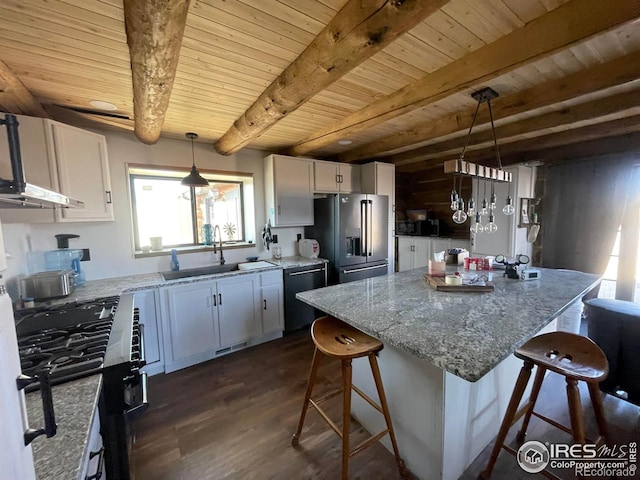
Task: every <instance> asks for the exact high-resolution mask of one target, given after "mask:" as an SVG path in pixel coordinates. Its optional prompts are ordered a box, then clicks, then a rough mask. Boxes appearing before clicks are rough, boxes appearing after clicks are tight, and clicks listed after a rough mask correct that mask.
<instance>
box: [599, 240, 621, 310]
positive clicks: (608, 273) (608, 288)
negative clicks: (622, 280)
mask: <svg viewBox="0 0 640 480" xmlns="http://www.w3.org/2000/svg"><path fill="white" fill-rule="evenodd" d="M619 258H620V227H618V230H617V232H616V241H615V243H614V244H613V250H612V251H611V256H610V257H609V263H607V268H606V270H605V271H604V275H603V276H602V283H601V284H600V290H599V292H598V296H599V297H600V298H616V281H617V279H618V260H619Z"/></svg>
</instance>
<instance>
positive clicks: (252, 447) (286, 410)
mask: <svg viewBox="0 0 640 480" xmlns="http://www.w3.org/2000/svg"><path fill="white" fill-rule="evenodd" d="M312 353H313V344H312V342H311V340H310V338H309V335H308V333H307V332H301V333H298V334H294V335H290V336H287V337H285V338H283V339H280V340H276V341H273V342H269V343H268V344H264V345H260V346H257V347H254V348H251V349H248V350H244V351H241V352H236V353H234V354H231V355H227V356H225V357H222V358H219V359H215V360H212V361H210V362H206V363H204V364H201V365H198V366H195V367H191V368H188V369H184V370H181V371H178V372H174V373H172V374H168V375H158V376H155V377H152V378H151V379H150V380H149V390H150V391H149V397H150V402H151V408H150V409H149V411H148V412H147V413H146V414H145V415H144V416H143V417H142V418H141V419H140V420H139V421H138V423H137V424H136V434H137V439H136V444H135V446H134V451H133V465H134V469H135V475H136V479H137V480H147V479H149V480H178V479H180V480H192V479H193V480H195V479H198V480H204V479H243V480H244V479H291V480H294V479H337V478H339V477H340V439H339V438H338V437H337V436H336V435H335V434H334V433H333V431H332V430H330V429H329V427H328V426H327V425H326V424H325V423H324V421H323V420H322V419H321V418H320V416H319V415H318V414H317V413H316V412H315V411H313V410H310V413H309V414H308V416H307V420H306V422H305V429H304V430H303V433H302V438H301V441H300V445H299V446H298V447H296V448H294V447H292V446H291V444H290V439H291V435H292V434H293V432H294V431H295V428H296V425H297V421H298V415H299V413H300V407H301V402H302V399H303V395H304V389H305V385H306V380H307V375H308V369H309V366H310V363H311V356H312ZM339 376H340V366H339V363H338V362H336V361H332V360H330V359H327V358H323V363H322V364H321V367H320V369H319V372H318V383H317V387H316V388H317V389H316V390H315V391H314V394H316V395H317V394H318V393H320V394H322V392H323V391H325V392H326V391H330V390H333V388H334V386H335V385H338V384H339V383H337V382H339ZM555 377H557V376H555ZM555 377H551V378H549V379H548V381H545V384H544V386H543V392H542V393H541V397H540V400H539V402H540V404H541V405H546V406H547V408H545V409H544V411H543V413H548V414H550V415H554V414H556V413H557V414H558V415H557V418H559V419H560V420H561V421H563V422H566V423H567V424H568V421H567V419H566V415H565V418H563V415H564V412H565V411H566V401H565V396H564V384H563V383H562V378H560V377H558V378H555ZM583 397H584V399H585V401H584V403H585V405H586V407H585V412H586V417H587V419H588V420H591V418H592V414H591V410H590V407H589V402H588V400H587V398H588V396H587V395H586V391H584V392H583ZM325 406H326V407H327V409H328V411H329V413H330V415H331V416H332V418H335V419H336V420H338V419H339V418H340V396H338V397H335V398H333V399H332V400H330V401H329V402H327V404H326V405H325ZM605 407H606V414H607V418H608V420H609V423H610V428H611V431H612V435H613V441H614V442H617V443H627V442H630V441H632V440H633V441H638V440H639V439H640V408H638V407H635V406H633V405H631V404H628V403H626V402H623V401H621V400H618V399H615V398H606V399H605ZM542 410H543V409H542V408H541V411H542ZM338 423H339V422H338ZM543 425H544V427H542V426H543ZM549 429H552V427H549V428H547V427H546V424H544V423H543V422H540V421H536V419H535V418H534V419H533V420H532V422H531V429H530V432H531V434H530V435H529V436H528V438H529V439H533V438H541V439H543V440H547V439H549V440H551V441H564V440H563V438H564V437H562V436H560V437H554V436H552V437H549V436H548V432H547V430H549ZM594 430H595V429H594V425H593V422H591V423H589V427H588V430H587V431H588V432H592V431H594ZM352 432H353V433H352V438H353V441H354V442H359V441H360V440H362V439H364V438H366V436H367V434H366V432H364V431H363V429H362V428H361V427H360V426H359V425H358V424H357V423H356V424H354V425H353V427H352ZM514 432H515V427H514V430H513V432H512V434H511V436H513V434H514ZM553 435H557V434H556V433H555V432H554V434H553ZM561 435H563V434H561ZM354 444H355V443H354ZM401 453H402V452H401ZM488 454H489V447H487V449H485V451H483V452H482V453H481V455H480V456H479V457H478V458H477V459H476V461H475V462H474V463H473V464H472V465H471V466H470V467H469V469H468V470H467V472H466V473H465V475H463V477H462V479H464V480H471V479H475V478H476V477H477V475H478V473H479V472H480V471H481V470H482V469H483V468H484V465H485V463H486V458H487V456H488ZM350 473H351V475H350V478H352V479H356V478H360V479H390V480H391V479H397V478H400V476H399V475H398V472H397V469H396V465H395V462H394V459H393V455H392V454H391V453H389V452H388V451H387V450H386V449H384V447H382V446H381V445H380V444H376V445H373V446H372V447H370V448H368V449H366V450H365V451H364V452H362V453H359V454H358V455H356V456H354V457H352V459H351V462H350ZM492 478H494V479H498V480H503V479H504V480H512V479H513V480H515V479H520V478H521V479H523V480H524V479H527V480H529V479H532V478H544V477H540V476H535V475H530V474H527V473H525V472H524V471H522V470H521V469H520V467H519V466H518V465H517V463H516V461H515V459H514V457H512V456H511V455H509V454H507V453H506V452H503V453H502V454H501V455H500V458H499V459H498V463H497V465H496V469H495V473H494V475H493V477H492ZM566 478H572V477H571V476H569V475H567V476H566Z"/></svg>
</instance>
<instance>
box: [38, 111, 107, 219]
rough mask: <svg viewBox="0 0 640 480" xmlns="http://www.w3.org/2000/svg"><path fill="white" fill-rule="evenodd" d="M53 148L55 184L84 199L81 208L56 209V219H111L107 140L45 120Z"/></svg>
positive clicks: (72, 195)
mask: <svg viewBox="0 0 640 480" xmlns="http://www.w3.org/2000/svg"><path fill="white" fill-rule="evenodd" d="M47 125H48V128H49V130H48V132H49V134H50V135H51V140H52V142H53V148H54V151H55V163H56V173H57V177H58V187H59V189H60V191H61V192H62V193H64V194H65V195H67V196H69V197H71V198H77V199H78V200H81V201H83V202H84V208H64V209H60V210H57V211H56V216H57V220H58V221H59V222H96V221H101V220H107V221H108V220H113V219H114V217H113V204H112V198H111V176H110V174H109V159H108V157H107V140H106V139H105V137H104V136H103V135H99V134H97V133H93V132H87V131H85V130H81V129H79V128H75V127H71V126H69V125H64V124H62V123H58V122H47Z"/></svg>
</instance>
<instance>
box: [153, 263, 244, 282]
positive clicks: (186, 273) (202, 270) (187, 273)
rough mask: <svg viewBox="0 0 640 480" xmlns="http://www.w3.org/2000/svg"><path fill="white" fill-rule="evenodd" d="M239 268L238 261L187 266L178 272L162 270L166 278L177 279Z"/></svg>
mask: <svg viewBox="0 0 640 480" xmlns="http://www.w3.org/2000/svg"><path fill="white" fill-rule="evenodd" d="M234 270H239V268H238V264H237V263H225V264H224V265H211V266H208V267H199V268H187V269H186V270H179V271H177V272H172V271H170V272H160V275H162V276H163V277H164V279H165V280H176V279H178V278H188V277H198V276H200V275H215V274H216V273H225V272H233V271H234Z"/></svg>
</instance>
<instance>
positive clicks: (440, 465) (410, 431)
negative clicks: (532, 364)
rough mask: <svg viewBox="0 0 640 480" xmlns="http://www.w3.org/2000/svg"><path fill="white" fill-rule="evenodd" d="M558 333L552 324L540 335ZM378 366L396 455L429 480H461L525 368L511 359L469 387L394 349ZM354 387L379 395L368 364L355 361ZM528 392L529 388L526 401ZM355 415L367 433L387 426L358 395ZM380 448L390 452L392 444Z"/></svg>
mask: <svg viewBox="0 0 640 480" xmlns="http://www.w3.org/2000/svg"><path fill="white" fill-rule="evenodd" d="M556 329H557V322H556V321H555V320H554V321H553V322H551V323H549V324H548V325H547V326H546V327H545V328H544V329H543V330H541V331H540V332H539V333H547V332H550V331H555V330H556ZM378 360H379V365H380V371H381V375H382V378H383V381H384V383H385V387H386V388H385V391H386V393H387V401H388V403H389V410H390V411H391V419H392V422H393V426H394V430H395V434H396V438H397V441H398V449H399V450H400V452H402V458H403V459H404V461H405V463H406V466H407V469H408V470H409V471H411V472H412V473H413V474H414V475H415V476H416V477H417V478H420V479H429V480H433V479H443V480H456V479H458V478H459V477H460V476H461V475H462V474H463V473H464V471H465V469H466V468H467V467H468V466H469V465H470V464H471V463H472V462H473V460H474V459H475V458H476V457H477V456H478V455H479V454H480V452H482V450H483V449H484V448H485V447H486V446H487V445H488V444H489V443H490V442H491V441H492V440H493V439H494V438H495V436H496V435H497V433H498V429H499V426H500V423H501V421H502V417H503V416H504V413H505V411H506V408H507V405H508V403H509V399H510V397H511V392H512V390H513V385H514V383H515V381H516V378H517V376H518V373H519V371H520V367H521V366H522V361H520V360H518V359H517V358H515V357H514V356H509V357H508V358H506V359H505V360H503V361H502V362H501V363H500V364H499V365H498V366H497V367H495V368H494V369H492V370H491V371H490V372H489V373H487V374H486V375H485V376H484V377H482V378H481V379H480V380H478V381H477V382H473V383H471V382H467V381H466V380H463V379H461V378H460V377H457V376H455V375H453V374H451V373H448V372H445V371H443V370H442V369H440V368H437V367H435V366H433V365H430V364H428V363H426V362H424V361H421V360H420V359H418V358H417V357H415V356H413V355H410V354H408V353H406V352H404V351H402V350H399V349H397V348H395V347H393V346H390V345H385V348H384V349H383V350H382V351H381V352H380V354H379V357H378ZM353 383H354V385H356V386H357V387H358V388H360V389H361V390H363V391H364V392H365V393H366V394H367V395H375V385H374V383H373V378H372V377H371V372H370V370H369V366H368V364H367V362H366V360H365V361H364V362H363V361H362V359H357V360H354V362H353ZM407 386H409V387H410V390H408V389H407ZM530 390H531V385H528V386H527V389H526V390H525V394H524V395H523V398H528V395H529V392H530ZM351 411H352V415H353V416H354V417H355V418H356V419H357V420H358V421H359V422H360V424H362V425H363V427H364V428H365V429H366V430H367V431H369V432H376V431H379V430H380V429H382V428H384V421H383V420H382V419H380V418H379V415H377V414H376V413H377V412H374V411H372V409H371V407H370V405H368V404H367V403H366V402H365V401H364V400H362V399H361V398H360V397H359V395H352V400H351ZM381 442H382V443H383V444H384V445H385V447H386V448H387V450H389V451H392V450H391V444H390V442H389V441H388V439H386V438H384V439H382V440H381Z"/></svg>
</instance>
